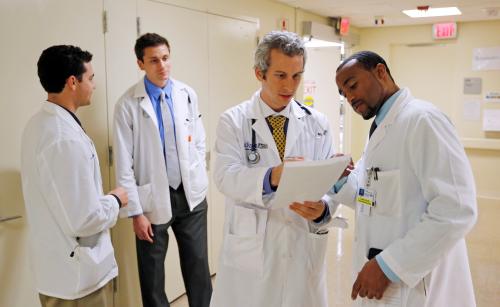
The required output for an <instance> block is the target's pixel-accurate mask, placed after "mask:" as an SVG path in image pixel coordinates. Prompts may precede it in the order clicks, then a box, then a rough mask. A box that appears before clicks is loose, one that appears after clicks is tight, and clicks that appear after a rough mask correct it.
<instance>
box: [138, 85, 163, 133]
mask: <svg viewBox="0 0 500 307" xmlns="http://www.w3.org/2000/svg"><path fill="white" fill-rule="evenodd" d="M134 97H135V98H137V99H138V100H139V101H140V102H139V104H140V106H141V108H142V110H143V112H145V113H146V114H147V115H148V116H149V118H151V120H152V121H153V123H154V124H155V126H156V127H157V128H158V119H156V113H155V110H154V109H153V103H151V99H149V95H148V93H147V92H146V86H145V85H144V78H143V79H142V80H141V81H139V82H138V83H137V85H136V86H135V91H134Z"/></svg>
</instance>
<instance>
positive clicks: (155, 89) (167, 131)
mask: <svg viewBox="0 0 500 307" xmlns="http://www.w3.org/2000/svg"><path fill="white" fill-rule="evenodd" d="M135 53H136V56H137V64H138V65H139V68H140V69H141V70H143V71H144V72H145V73H146V75H145V76H144V78H143V79H141V80H140V81H139V82H138V83H137V84H135V85H134V86H132V87H131V88H130V89H129V90H127V91H126V92H125V94H123V96H122V97H121V98H120V99H119V101H118V103H117V104H116V107H115V117H114V127H115V129H114V146H115V157H116V178H117V182H118V183H119V184H121V185H123V186H124V187H125V188H126V189H127V191H128V193H129V196H130V205H129V207H128V208H127V210H123V211H122V213H121V215H122V216H125V217H130V218H133V225H134V232H135V234H136V247H137V260H138V266H139V278H140V284H141V293H142V302H143V305H144V307H156V306H158V307H160V306H161V307H165V306H169V303H168V299H167V296H166V294H165V270H164V265H165V264H164V263H165V256H166V253H167V247H168V238H169V236H168V232H167V230H168V228H169V227H172V230H173V232H174V234H175V237H176V239H177V243H178V246H179V256H180V257H179V258H180V262H181V270H182V276H183V278H184V285H185V287H186V292H187V296H188V300H189V305H190V306H192V307H206V306H208V304H209V302H210V296H211V293H212V284H211V281H210V272H209V268H208V248H207V201H206V198H205V197H206V193H207V190H208V179H207V173H206V162H205V131H204V128H203V123H202V121H201V114H200V112H199V110H198V97H197V95H196V93H195V91H194V90H193V89H192V88H191V87H189V86H188V85H186V84H184V83H182V82H180V81H177V80H174V79H172V78H170V65H171V64H170V45H169V43H168V41H167V40H166V39H165V38H163V37H161V36H160V35H158V34H155V33H147V34H144V35H142V36H141V37H139V38H138V39H137V41H136V44H135ZM167 274H168V272H167Z"/></svg>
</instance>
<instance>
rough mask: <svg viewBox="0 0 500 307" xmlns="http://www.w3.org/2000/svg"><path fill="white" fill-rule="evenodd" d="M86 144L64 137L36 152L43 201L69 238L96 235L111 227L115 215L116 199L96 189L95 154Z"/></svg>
mask: <svg viewBox="0 0 500 307" xmlns="http://www.w3.org/2000/svg"><path fill="white" fill-rule="evenodd" d="M86 145H87V144H83V143H82V141H80V140H63V141H60V142H56V143H54V144H52V145H50V146H48V147H47V148H46V149H45V150H43V152H41V153H40V154H39V155H38V159H39V161H38V165H40V167H39V172H40V177H41V178H44V182H43V195H44V197H46V198H47V201H46V203H47V204H48V206H49V210H50V212H51V213H52V215H53V216H54V218H55V219H56V220H57V223H58V225H60V227H61V229H62V231H63V232H64V233H65V234H67V235H68V236H71V237H88V236H92V235H95V234H97V233H99V232H101V231H103V230H106V229H109V228H111V227H113V226H114V225H115V223H116V220H117V218H118V210H119V206H118V202H117V201H116V199H115V198H114V197H113V196H111V195H102V193H101V190H100V189H97V188H96V184H95V180H96V178H95V172H94V169H93V167H94V166H95V165H96V164H94V162H95V161H93V159H98V157H97V156H96V155H95V154H94V153H93V152H91V151H90V150H88V147H86ZM97 165H98V164H97ZM99 184H101V182H100V178H99Z"/></svg>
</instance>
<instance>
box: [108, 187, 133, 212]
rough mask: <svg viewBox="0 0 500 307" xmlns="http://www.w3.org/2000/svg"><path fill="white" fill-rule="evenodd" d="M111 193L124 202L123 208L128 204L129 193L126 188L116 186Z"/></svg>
mask: <svg viewBox="0 0 500 307" xmlns="http://www.w3.org/2000/svg"><path fill="white" fill-rule="evenodd" d="M109 194H114V195H116V196H117V197H118V198H119V199H120V201H121V202H122V206H121V207H122V208H123V207H126V206H127V205H128V193H127V190H125V189H124V188H122V187H116V188H115V189H114V190H112V191H110V192H109Z"/></svg>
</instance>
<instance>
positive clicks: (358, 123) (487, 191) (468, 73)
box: [351, 21, 500, 199]
mask: <svg viewBox="0 0 500 307" xmlns="http://www.w3.org/2000/svg"><path fill="white" fill-rule="evenodd" d="M499 32H500V21H488V22H467V23H460V24H459V25H458V37H457V39H455V40H451V41H443V42H436V41H433V40H432V37H431V25H419V26H405V27H386V28H362V29H359V34H360V44H359V45H358V46H356V47H355V51H357V50H372V51H375V52H377V53H379V54H380V55H381V56H382V57H384V58H385V59H386V61H387V62H388V65H389V68H391V63H392V62H393V59H391V53H392V50H394V48H395V46H407V45H414V44H419V45H423V46H425V45H428V46H434V45H439V44H441V45H442V46H444V47H446V48H449V50H453V52H452V53H449V54H447V53H445V54H444V55H442V58H441V59H437V61H438V62H439V61H440V60H441V61H442V62H443V63H444V62H446V63H451V64H452V66H453V69H451V70H449V71H440V70H439V69H440V67H441V66H442V65H438V66H437V67H435V71H429V72H428V73H429V74H434V73H439V74H440V75H442V76H445V77H446V80H443V86H447V88H448V89H450V91H449V93H447V97H448V98H449V99H448V100H447V101H441V99H439V97H440V95H441V94H442V93H436V92H430V93H428V94H427V93H426V94H427V95H426V97H425V98H426V99H428V100H430V101H431V102H433V103H436V104H437V105H439V106H440V108H442V109H445V110H444V111H445V112H446V113H447V114H448V116H450V118H451V119H452V121H453V123H454V124H455V126H456V127H457V130H458V132H459V135H460V137H461V138H462V140H463V143H464V145H465V147H466V151H467V154H468V156H469V159H470V161H471V165H472V167H473V171H474V175H475V178H476V185H477V191H478V196H479V197H483V198H493V199H499V198H500V180H498V177H497V174H499V173H500V151H499V150H498V149H499V148H500V147H499V144H500V136H499V135H498V134H491V133H489V134H487V133H485V132H483V131H482V130H481V122H480V121H466V120H464V118H463V114H462V113H463V104H464V102H465V101H468V100H471V99H480V97H481V96H479V95H472V96H471V95H464V94H463V93H462V85H463V79H464V78H466V77H480V78H482V83H483V85H482V94H483V95H484V93H485V92H486V91H498V90H500V82H499V80H500V71H498V70H497V71H472V50H473V48H479V47H493V46H500V36H499V35H495V33H499ZM426 60H427V59H425V58H416V59H415V60H414V61H413V62H412V63H405V65H407V66H405V67H404V68H403V69H412V67H413V66H414V65H419V63H422V61H426ZM398 68H400V67H398ZM395 79H396V82H398V78H397V76H395ZM419 82H421V83H422V84H425V82H426V76H421V78H420V80H419ZM446 82H449V83H450V84H446ZM419 85H421V84H419ZM410 90H411V86H410ZM433 100H434V101H433ZM481 108H482V109H485V108H500V104H497V105H494V104H488V105H485V104H482V106H481ZM351 121H352V140H351V141H352V146H351V150H352V154H353V157H355V158H359V157H360V156H361V153H362V151H363V147H364V142H365V140H366V134H367V131H368V127H369V124H370V122H365V121H363V120H362V119H361V118H360V117H359V116H358V115H356V114H352V117H351Z"/></svg>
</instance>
